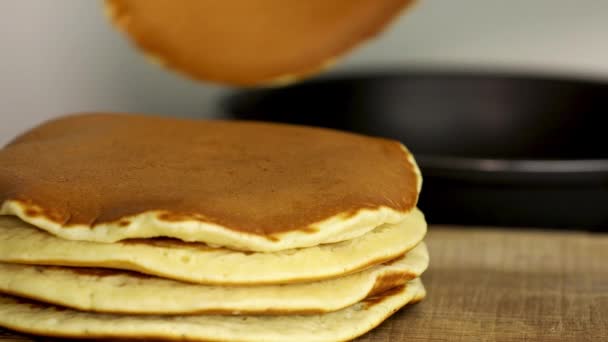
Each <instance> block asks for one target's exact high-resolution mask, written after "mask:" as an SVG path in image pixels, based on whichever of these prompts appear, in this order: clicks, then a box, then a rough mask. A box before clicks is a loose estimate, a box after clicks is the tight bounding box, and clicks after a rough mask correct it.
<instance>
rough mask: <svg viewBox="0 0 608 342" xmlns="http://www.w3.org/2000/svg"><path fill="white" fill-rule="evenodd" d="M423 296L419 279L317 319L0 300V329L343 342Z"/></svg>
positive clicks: (61, 334)
mask: <svg viewBox="0 0 608 342" xmlns="http://www.w3.org/2000/svg"><path fill="white" fill-rule="evenodd" d="M424 296H425V290H424V287H423V285H422V282H420V280H419V279H415V280H412V281H410V282H408V283H407V284H406V285H402V286H400V287H397V288H394V289H391V290H389V291H386V292H384V293H382V294H379V295H378V296H377V297H376V298H370V299H367V300H364V301H362V302H359V303H357V304H354V305H351V306H349V307H347V308H345V309H342V310H339V311H334V312H330V313H324V314H317V315H283V316H253V315H243V316H226V315H188V316H183V315H182V316H167V315H162V316H157V315H145V316H142V315H125V314H99V313H90V312H82V311H76V310H71V309H65V308H62V307H56V306H52V305H47V304H42V303H37V302H32V301H28V300H24V299H19V298H17V297H11V296H4V295H0V326H3V327H6V328H9V329H13V330H16V331H20V332H24V333H29V334H36V335H46V336H55V337H69V338H78V339H85V338H108V339H116V338H137V339H166V340H180V341H183V340H188V341H223V342H225V341H241V342H245V341H256V342H257V341H268V342H272V341H280V342H284V341H311V342H314V341H345V340H351V339H354V338H356V337H358V336H360V335H362V334H364V333H366V332H367V331H369V330H371V329H373V328H374V327H376V326H378V325H379V324H380V323H382V321H384V320H385V319H386V318H388V317H389V316H390V315H392V314H393V313H395V312H396V311H397V310H399V309H400V308H401V307H403V306H404V305H406V304H407V303H410V302H417V301H420V300H421V299H422V298H424Z"/></svg>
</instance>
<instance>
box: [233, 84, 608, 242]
mask: <svg viewBox="0 0 608 342" xmlns="http://www.w3.org/2000/svg"><path fill="white" fill-rule="evenodd" d="M223 105H224V109H225V111H226V112H227V113H229V115H230V116H232V117H234V118H239V119H252V120H267V121H278V122H288V123H297V124H306V125H314V126H323V127H330V128H336V129H342V130H350V131H354V132H359V133H365V134H371V135H379V136H385V137H390V138H394V139H398V140H401V141H403V142H404V143H405V144H406V145H407V146H408V147H409V148H410V149H411V150H412V151H413V152H414V154H415V156H416V157H417V160H418V162H419V164H420V167H421V169H422V172H423V175H424V177H425V178H424V179H425V181H424V186H423V192H422V195H421V198H420V206H421V208H422V209H423V210H424V211H425V213H426V214H427V217H428V219H429V221H430V222H433V223H458V224H475V225H504V226H540V227H569V228H594V229H598V230H607V229H608V125H607V123H608V119H606V118H607V117H608V84H602V83H594V82H584V81H576V80H559V79H537V78H529V77H523V76H520V77H517V76H500V75H488V74H465V73H449V72H442V73H422V72H418V73H395V72H390V73H373V74H359V75H350V76H348V75H347V76H342V77H334V78H328V79H318V80H313V81H310V82H305V83H301V84H297V85H294V86H290V87H285V88H274V89H263V90H254V91H245V92H240V93H237V94H234V95H231V96H229V97H228V98H227V99H225V101H224V102H223Z"/></svg>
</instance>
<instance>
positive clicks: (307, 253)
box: [0, 209, 426, 285]
mask: <svg viewBox="0 0 608 342" xmlns="http://www.w3.org/2000/svg"><path fill="white" fill-rule="evenodd" d="M425 233H426V222H425V220H424V216H423V215H422V213H421V212H420V211H419V210H417V209H414V210H413V211H412V212H411V213H410V215H407V216H406V218H405V219H404V220H403V221H402V222H400V223H398V224H394V225H389V224H385V225H382V226H381V227H378V228H376V229H374V230H372V231H371V232H369V233H367V234H365V235H363V236H361V237H358V238H355V239H351V240H347V241H342V242H337V243H333V244H325V245H320V246H316V247H309V248H301V249H294V250H286V251H279V252H272V253H262V252H254V253H252V252H240V251H234V250H230V249H226V248H214V247H209V246H207V245H204V244H200V243H184V242H181V241H177V240H167V239H160V240H158V239H138V240H135V241H134V240H126V241H120V242H117V243H98V242H88V241H70V240H64V239H61V238H58V237H55V236H53V235H51V234H48V233H46V232H44V231H41V230H39V229H37V228H35V227H33V226H30V225H28V224H25V223H24V222H22V221H20V220H19V219H17V218H14V217H10V216H4V217H0V262H6V263H22V264H33V265H58V266H85V267H106V268H116V269H125V270H132V271H138V272H140V273H146V274H151V275H157V276H161V277H164V278H170V279H175V280H181V281H186V282H193V283H201V284H217V285H261V284H284V283H295V282H308V281H314V280H321V279H328V278H335V277H339V276H342V275H345V274H349V273H354V272H357V271H360V270H363V269H365V268H367V267H370V266H373V265H375V264H380V263H383V262H386V261H388V260H392V259H394V258H397V257H399V256H401V255H403V254H405V253H406V252H408V251H409V250H411V249H412V248H414V247H415V246H416V245H417V244H418V243H420V241H422V239H423V238H424V235H425Z"/></svg>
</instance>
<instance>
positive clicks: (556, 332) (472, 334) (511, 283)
mask: <svg viewBox="0 0 608 342" xmlns="http://www.w3.org/2000/svg"><path fill="white" fill-rule="evenodd" d="M427 241H428V244H429V248H430V252H431V267H430V269H429V270H428V271H427V272H426V273H425V274H424V276H423V281H424V283H425V285H426V287H427V290H428V297H427V299H426V300H425V301H423V302H422V303H420V304H417V305H413V306H410V307H406V308H404V309H403V310H401V311H400V312H398V313H397V314H395V315H394V316H393V317H392V318H390V319H389V320H387V321H386V322H385V323H384V324H382V325H381V326H380V327H378V328H377V329H376V330H374V331H373V332H372V333H369V334H367V335H365V336H363V337H362V338H360V339H358V340H357V341H358V342H397V341H608V234H590V233H581V232H557V231H527V230H510V229H490V228H488V229H468V228H465V227H439V226H435V227H431V229H430V232H429V235H428V239H427ZM33 340H34V339H32V338H28V337H25V336H22V335H14V334H11V333H9V332H7V331H2V330H0V341H33Z"/></svg>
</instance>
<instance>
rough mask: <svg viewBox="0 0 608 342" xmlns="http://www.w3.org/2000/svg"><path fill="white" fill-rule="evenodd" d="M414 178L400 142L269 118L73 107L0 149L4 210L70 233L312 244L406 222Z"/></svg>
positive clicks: (246, 244) (248, 244) (266, 247)
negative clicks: (78, 110) (74, 111)
mask: <svg viewBox="0 0 608 342" xmlns="http://www.w3.org/2000/svg"><path fill="white" fill-rule="evenodd" d="M420 187H421V176H420V172H419V170H418V168H417V166H416V163H415V161H414V159H413V157H412V155H411V154H410V153H409V152H408V151H407V150H406V149H405V148H404V147H403V145H401V144H400V143H399V142H397V141H392V140H387V139H381V138H373V137H367V136H362V135H356V134H351V133H345V132H339V131H334V130H328V129H321V128H311V127H300V126H291V125H281V124H270V123H254V122H238V121H204V120H186V119H173V118H162V117H152V116H144V115H125V114H88V115H75V116H68V117H64V118H60V119H57V120H54V121H50V122H47V123H45V124H43V125H41V126H39V127H37V128H34V129H32V130H30V131H29V132H27V133H25V134H23V135H21V136H19V137H17V138H16V139H15V140H14V141H12V142H11V143H10V144H9V145H7V146H6V147H4V148H3V149H1V150H0V203H2V204H1V206H0V214H9V215H17V216H18V217H20V218H21V219H22V220H24V221H26V222H28V223H31V224H33V225H35V226H37V227H39V228H41V229H44V230H46V231H48V232H50V233H52V234H54V235H57V236H59V237H62V238H64V239H70V240H84V241H96V242H116V241H120V240H123V239H129V238H150V237H159V236H163V237H171V238H176V239H181V240H183V241H198V242H205V243H208V244H213V245H217V246H225V247H229V248H232V249H239V250H249V251H265V252H270V251H279V250H285V249H293V248H298V247H309V246H316V245H319V244H324V243H333V242H338V241H343V240H348V239H352V238H355V237H358V236H361V235H363V234H365V233H367V232H369V231H370V230H372V229H374V228H376V227H379V226H380V225H382V224H385V223H388V224H395V223H398V222H400V221H402V220H404V219H405V217H406V216H407V215H408V214H409V213H410V212H411V210H412V209H413V208H414V207H415V205H416V202H417V200H418V193H419V191H420Z"/></svg>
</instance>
